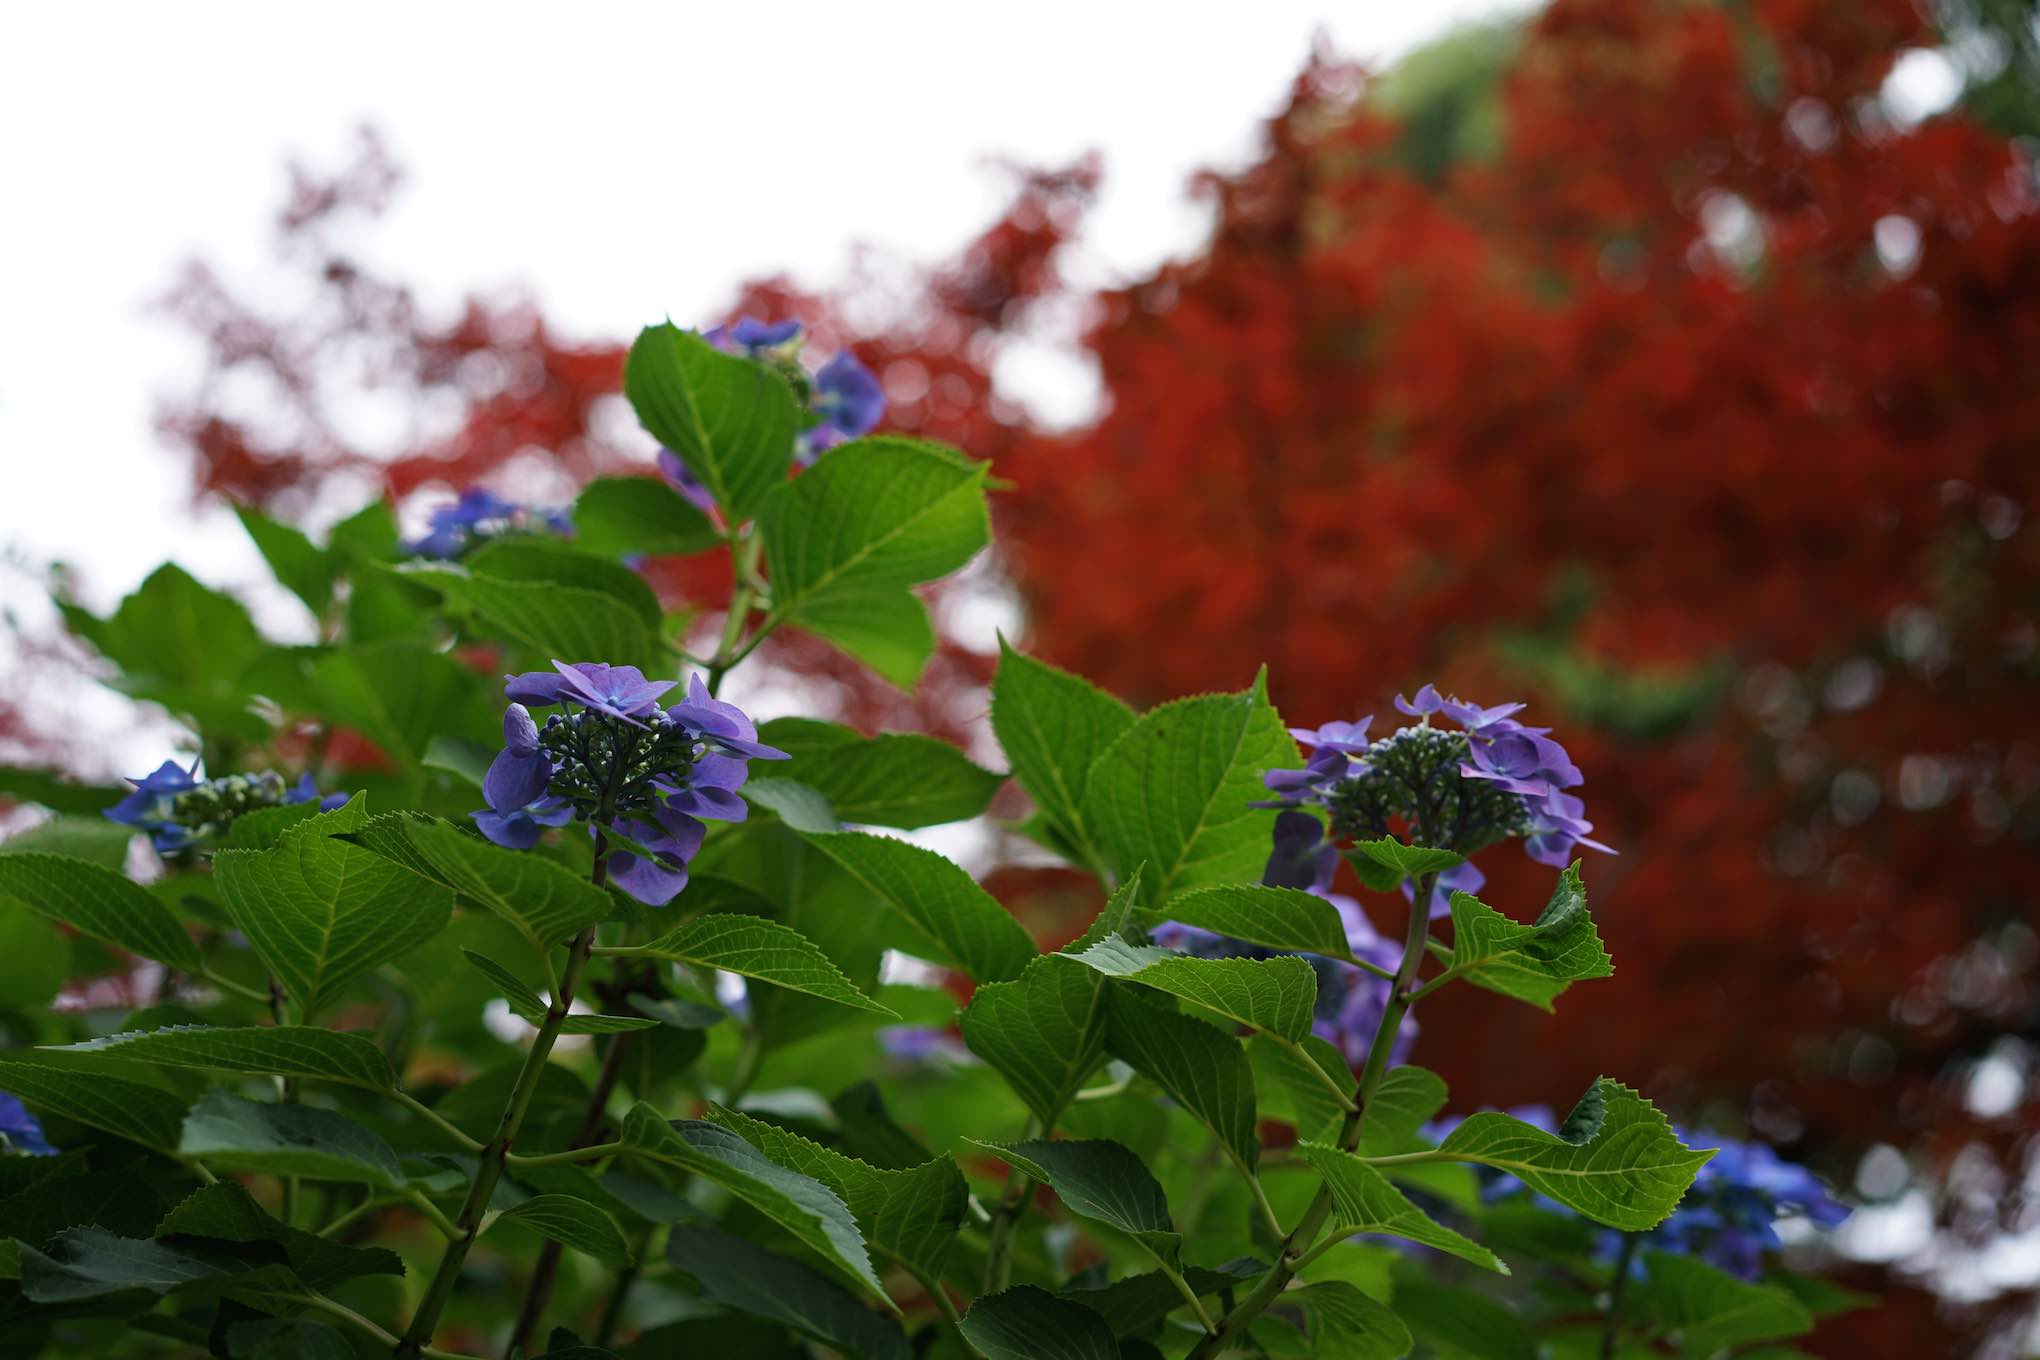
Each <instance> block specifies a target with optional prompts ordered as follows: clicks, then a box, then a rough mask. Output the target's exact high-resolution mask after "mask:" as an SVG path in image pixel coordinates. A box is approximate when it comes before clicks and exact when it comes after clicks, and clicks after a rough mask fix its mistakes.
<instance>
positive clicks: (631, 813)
mask: <svg viewBox="0 0 2040 1360" xmlns="http://www.w3.org/2000/svg"><path fill="white" fill-rule="evenodd" d="M678 683H679V682H678V681H675V680H647V679H645V676H644V673H643V672H642V671H640V670H638V669H637V667H635V666H608V665H603V664H601V663H599V662H577V663H575V664H573V665H568V664H566V663H565V662H561V661H555V662H553V670H552V671H530V672H527V673H526V674H523V675H513V676H510V677H508V680H507V683H506V684H505V685H504V687H503V693H504V695H505V697H507V698H509V699H510V700H511V701H512V702H511V704H510V707H509V708H508V709H507V710H505V712H504V714H503V750H502V751H501V752H500V753H499V754H498V755H497V756H496V758H495V760H494V761H492V762H491V763H490V765H489V771H488V774H487V776H486V777H485V778H484V780H483V783H482V795H483V798H484V799H485V800H486V801H487V803H488V807H487V808H485V809H483V810H481V811H479V812H475V813H473V814H471V815H472V816H473V818H474V821H475V825H476V826H477V827H479V828H480V829H481V832H482V834H483V835H485V836H487V837H488V838H489V839H490V840H492V841H494V842H495V843H496V844H498V845H503V846H508V847H510V848H511V849H516V850H527V849H530V848H531V847H532V846H533V845H535V844H537V842H538V838H539V834H540V832H541V830H542V829H543V828H545V827H548V826H564V825H566V824H567V823H568V822H571V821H576V820H578V821H581V822H584V823H586V824H588V825H589V827H590V828H591V830H592V829H596V828H601V829H604V830H605V831H606V832H607V833H608V834H607V836H606V837H605V839H607V840H613V841H616V842H618V844H619V848H614V849H611V850H609V852H608V859H607V866H606V868H607V873H608V876H609V879H610V881H611V882H613V883H615V884H616V885H617V886H618V887H620V888H622V889H623V890H624V891H625V892H627V893H629V894H630V895H631V896H632V897H635V898H637V899H638V900H639V901H640V902H644V903H647V904H649V905H651V906H663V905H665V904H666V903H667V902H670V901H672V900H673V898H674V896H675V895H676V894H677V893H679V891H680V890H681V889H682V888H684V887H686V886H687V865H688V863H689V861H691V860H692V859H693V858H694V855H695V852H696V851H698V850H699V849H700V848H701V842H702V838H703V836H704V835H705V834H706V832H707V828H706V826H704V825H703V823H702V819H703V818H712V819H716V820H720V821H729V822H740V821H742V820H744V817H745V815H746V813H747V811H748V808H747V806H746V804H745V802H744V800H743V799H742V798H741V797H739V796H738V794H737V790H738V789H739V788H741V787H742V786H743V783H744V780H745V779H746V778H747V777H748V775H749V769H750V767H749V762H750V761H752V760H784V759H786V758H787V757H786V753H785V752H783V751H778V750H775V749H773V748H772V747H770V746H765V745H763V744H761V743H760V742H759V741H758V730H757V728H756V727H755V726H753V725H752V723H751V720H750V719H749V718H748V717H746V716H745V715H744V713H743V712H742V710H740V709H738V708H737V707H736V705H734V704H726V703H723V702H722V701H720V700H718V699H716V698H715V697H714V696H712V695H710V694H709V692H708V687H707V686H706V685H704V684H702V682H701V677H700V676H698V675H696V676H693V677H691V678H690V679H689V681H688V690H687V697H686V698H685V699H684V700H682V701H681V702H679V703H677V704H674V705H673V706H672V707H670V708H661V707H660V706H659V699H660V697H661V696H663V695H664V694H665V693H666V691H668V690H670V689H672V688H674V686H675V685H677V684H678ZM548 707H556V708H557V709H558V710H559V711H558V712H556V713H552V714H549V715H547V717H546V719H545V722H544V724H543V725H542V726H541V725H540V724H539V722H538V720H537V719H536V718H534V717H533V716H532V713H531V710H532V708H548Z"/></svg>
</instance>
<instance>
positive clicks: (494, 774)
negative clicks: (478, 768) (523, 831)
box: [482, 750, 552, 813]
mask: <svg viewBox="0 0 2040 1360" xmlns="http://www.w3.org/2000/svg"><path fill="white" fill-rule="evenodd" d="M551 781H552V762H551V761H550V760H548V759H546V757H545V756H544V754H543V753H541V752H538V751H530V752H525V751H508V750H506V751H500V752H498V753H497V755H496V758H495V759H494V760H492V761H490V762H489V772H488V773H487V774H486V775H484V776H483V777H482V797H483V798H484V799H486V800H487V801H488V804H489V806H490V807H491V808H493V809H494V810H495V811H497V812H506V813H507V812H510V811H512V810H514V809H517V808H521V807H523V806H525V805H526V804H527V803H531V802H533V801H535V800H536V799H537V798H538V796H539V795H540V794H542V793H544V792H545V786H546V785H547V784H548V783H550V782H551Z"/></svg>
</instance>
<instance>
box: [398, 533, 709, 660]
mask: <svg viewBox="0 0 2040 1360" xmlns="http://www.w3.org/2000/svg"><path fill="white" fill-rule="evenodd" d="M586 560H587V561H589V562H594V563H598V564H600V565H604V566H613V565H614V564H610V563H601V561H600V559H599V558H592V557H591V558H587V559H586ZM615 569H616V570H618V571H623V570H624V569H623V568H621V567H616V568H615ZM394 573H395V575H397V576H398V577H399V578H401V579H402V580H405V581H408V582H414V583H416V584H420V585H425V586H430V587H431V588H432V589H433V590H435V591H437V592H438V593H439V594H440V595H441V596H442V597H443V598H444V599H445V600H446V601H448V602H449V603H450V604H452V605H454V606H456V607H457V608H459V609H460V610H462V611H464V612H465V613H466V614H467V615H468V616H469V619H470V621H471V622H473V623H474V624H475V625H476V626H477V627H478V628H479V629H480V630H482V631H483V632H485V633H486V634H487V635H488V636H490V637H497V638H502V639H504V640H505V641H508V642H514V643H517V644H518V645H520V646H524V647H528V648H530V649H531V650H532V651H533V652H535V653H537V654H539V655H541V656H545V657H549V658H553V659H556V660H560V661H577V660H582V659H585V658H588V657H598V656H599V657H605V658H609V659H610V664H612V665H630V666H637V667H639V668H641V669H643V670H645V671H647V672H650V673H652V674H657V673H658V672H659V671H660V670H662V669H666V668H668V667H669V666H670V665H671V661H672V653H671V651H670V650H669V649H668V648H667V646H666V643H665V640H664V639H663V638H661V637H660V636H659V631H658V627H657V626H656V624H654V623H649V622H647V621H646V620H645V618H644V617H643V615H642V614H641V613H640V611H639V610H638V608H637V607H636V605H637V600H636V598H635V597H634V596H633V598H630V599H625V598H623V597H619V596H617V595H614V594H611V593H610V592H609V591H607V590H593V589H589V588H588V587H586V586H575V585H559V584H557V583H554V582H549V581H516V580H506V579H504V578H502V577H499V576H484V575H481V574H480V573H478V572H473V571H470V570H469V569H468V568H466V567H462V566H452V565H448V564H445V563H434V564H425V563H406V564H405V565H403V566H401V567H398V568H395V569H394ZM626 574H627V575H630V576H631V578H632V579H633V580H638V578H637V577H636V575H635V573H626ZM638 584H639V585H640V586H644V582H643V581H642V580H638ZM646 589H647V590H649V587H646Z"/></svg>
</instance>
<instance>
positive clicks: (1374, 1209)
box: [1296, 1143, 1509, 1275]
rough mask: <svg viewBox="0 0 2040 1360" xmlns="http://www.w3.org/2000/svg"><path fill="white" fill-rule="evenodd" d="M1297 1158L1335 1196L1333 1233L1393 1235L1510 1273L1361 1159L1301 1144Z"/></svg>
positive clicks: (1325, 1147)
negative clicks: (1432, 1215) (1413, 1201)
mask: <svg viewBox="0 0 2040 1360" xmlns="http://www.w3.org/2000/svg"><path fill="white" fill-rule="evenodd" d="M1296 1154H1297V1156H1299V1157H1301V1158H1302V1159H1303V1160H1304V1161H1306V1162H1308V1163H1309V1164H1310V1165H1311V1167H1312V1169H1314V1170H1315V1171H1316V1172H1317V1173H1318V1174H1319V1175H1320V1176H1322V1177H1323V1178H1324V1183H1325V1188H1326V1189H1327V1190H1329V1191H1330V1192H1331V1196H1332V1221H1333V1223H1334V1225H1335V1226H1334V1227H1333V1229H1332V1231H1333V1233H1335V1234H1336V1235H1338V1236H1341V1237H1347V1236H1351V1235H1352V1234H1354V1233H1388V1234H1389V1235H1390V1236H1393V1237H1401V1238H1405V1239H1407V1240H1408V1241H1411V1242H1421V1243H1423V1244H1424V1245H1425V1246H1427V1247H1436V1248H1437V1249H1438V1250H1439V1251H1444V1252H1450V1253H1451V1254H1452V1255H1454V1256H1457V1257H1458V1258H1459V1259H1460V1260H1462V1261H1471V1262H1472V1263H1473V1264H1474V1265H1477V1266H1479V1267H1481V1268H1482V1269H1483V1270H1492V1271H1495V1272H1497V1273H1498V1274H1502V1275H1506V1274H1508V1273H1509V1268H1508V1267H1507V1266H1505V1265H1503V1264H1502V1261H1501V1258H1500V1257H1498V1256H1496V1255H1495V1254H1494V1253H1493V1252H1491V1251H1489V1250H1488V1249H1487V1248H1486V1247H1483V1246H1482V1245H1480V1243H1478V1242H1475V1241H1472V1240H1470V1239H1468V1238H1466V1237H1463V1236H1461V1235H1460V1234H1458V1233H1456V1232H1454V1231H1452V1229H1450V1228H1448V1227H1446V1226H1445V1225H1444V1224H1442V1223H1438V1222H1435V1221H1433V1220H1432V1219H1431V1218H1430V1216H1429V1215H1427V1214H1425V1213H1424V1211H1423V1210H1422V1209H1419V1208H1418V1207H1417V1206H1416V1205H1414V1204H1412V1203H1410V1201H1409V1199H1408V1197H1407V1196H1405V1195H1404V1194H1403V1192H1402V1191H1400V1190H1398V1189H1396V1188H1395V1187H1394V1186H1393V1185H1390V1184H1389V1183H1388V1178H1387V1177H1385V1176H1383V1175H1382V1174H1381V1173H1380V1172H1379V1171H1376V1170H1375V1169H1374V1168H1373V1167H1371V1166H1369V1165H1367V1163H1365V1162H1363V1161H1361V1160H1360V1159H1359V1158H1357V1157H1354V1156H1352V1155H1350V1154H1348V1153H1344V1152H1341V1151H1340V1150H1339V1149H1337V1148H1335V1147H1332V1146H1330V1145H1328V1144H1325V1143H1298V1144H1297V1145H1296Z"/></svg>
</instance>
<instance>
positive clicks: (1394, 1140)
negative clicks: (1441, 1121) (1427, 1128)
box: [1355, 1067, 1446, 1157]
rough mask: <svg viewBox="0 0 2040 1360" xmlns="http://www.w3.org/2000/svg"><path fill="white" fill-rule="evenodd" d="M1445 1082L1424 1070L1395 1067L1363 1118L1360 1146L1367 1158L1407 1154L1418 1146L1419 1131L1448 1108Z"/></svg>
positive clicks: (1358, 1149) (1376, 1089)
mask: <svg viewBox="0 0 2040 1360" xmlns="http://www.w3.org/2000/svg"><path fill="white" fill-rule="evenodd" d="M1445 1094H1446V1092H1445V1079H1444V1078H1443V1077H1440V1076H1439V1075H1438V1074H1437V1073H1435V1072H1430V1071H1427V1070H1425V1069H1424V1068H1421V1067H1395V1068H1390V1069H1389V1071H1388V1073H1387V1074H1386V1075H1384V1076H1383V1077H1382V1079H1381V1084H1380V1085H1378V1086H1376V1087H1375V1088H1374V1094H1373V1095H1372V1096H1369V1097H1368V1099H1367V1109H1366V1111H1365V1112H1364V1113H1363V1114H1362V1115H1361V1116H1360V1142H1359V1144H1358V1146H1357V1147H1356V1149H1355V1150H1356V1151H1358V1152H1360V1153H1361V1154H1363V1155H1365V1156H1370V1157H1372V1156H1380V1155H1382V1154H1385V1153H1391V1152H1407V1151H1409V1150H1410V1149H1411V1148H1412V1147H1415V1146H1417V1145H1418V1144H1417V1131H1418V1130H1419V1129H1421V1128H1423V1126H1424V1125H1426V1124H1428V1123H1430V1122H1431V1120H1432V1119H1433V1118H1435V1117H1436V1116H1437V1113H1438V1111H1440V1110H1442V1109H1444V1108H1445Z"/></svg>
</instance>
